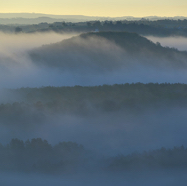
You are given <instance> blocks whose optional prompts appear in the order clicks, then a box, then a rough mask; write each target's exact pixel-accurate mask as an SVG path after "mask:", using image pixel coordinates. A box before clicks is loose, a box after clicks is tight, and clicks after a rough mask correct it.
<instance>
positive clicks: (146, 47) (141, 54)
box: [30, 32, 187, 73]
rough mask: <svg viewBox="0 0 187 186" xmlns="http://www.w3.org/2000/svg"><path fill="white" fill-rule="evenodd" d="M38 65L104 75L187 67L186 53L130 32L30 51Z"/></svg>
mask: <svg viewBox="0 0 187 186" xmlns="http://www.w3.org/2000/svg"><path fill="white" fill-rule="evenodd" d="M30 57H31V58H32V60H33V61H34V62H35V63H36V64H37V65H43V66H50V67H56V68H58V69H61V70H63V71H64V70H74V71H82V72H89V73H90V72H95V71H97V72H103V71H111V70H115V69H121V68H129V67H136V66H137V65H146V66H152V67H159V68H166V69H170V68H186V66H187V60H186V59H187V52H182V51H178V50H177V49H174V48H169V47H162V46H161V45H160V44H159V43H157V44H155V43H153V42H151V41H149V40H148V39H146V38H144V37H142V36H140V35H138V34H136V33H129V32H91V33H84V34H81V35H79V36H75V37H72V38H70V39H67V40H63V41H62V42H59V43H55V44H50V45H45V46H42V47H40V48H36V49H34V50H32V51H30Z"/></svg>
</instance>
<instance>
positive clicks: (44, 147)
mask: <svg viewBox="0 0 187 186" xmlns="http://www.w3.org/2000/svg"><path fill="white" fill-rule="evenodd" d="M181 168H182V169H187V149H186V148H184V146H181V147H174V148H172V149H166V148H164V147H162V148H161V149H157V150H152V151H147V152H146V151H144V152H143V153H137V152H134V153H132V154H129V155H117V156H115V157H110V156H105V157H103V156H97V157H95V154H94V153H93V152H91V151H88V150H86V149H85V148H84V147H83V146H82V145H79V144H77V143H74V142H71V141H70V142H59V143H58V144H56V145H51V144H49V143H48V142H47V141H46V140H42V139H41V138H33V139H31V140H26V141H25V142H24V141H22V140H19V139H17V138H14V139H12V140H11V141H10V143H9V144H7V145H1V146H0V171H16V172H35V173H47V174H67V173H76V172H77V171H83V172H84V171H86V172H90V171H91V172H94V171H96V172H98V171H105V172H108V171H109V172H111V171H112V172H113V171H115V172H116V171H117V172H123V171H139V170H159V169H170V170H172V169H175V170H177V169H181Z"/></svg>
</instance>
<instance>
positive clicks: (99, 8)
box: [0, 0, 187, 17]
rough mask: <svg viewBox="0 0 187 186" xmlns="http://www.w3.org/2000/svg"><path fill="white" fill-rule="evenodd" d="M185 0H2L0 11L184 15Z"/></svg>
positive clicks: (112, 15) (103, 14)
mask: <svg viewBox="0 0 187 186" xmlns="http://www.w3.org/2000/svg"><path fill="white" fill-rule="evenodd" d="M186 10H187V1H186V0H94V1H93V0H68V1H67V0H27V1H25V0H8V1H5V0H1V6H0V13H23V12H24V13H45V14H56V15H86V16H105V17H107V16H109V17H118V16H134V17H144V16H187V11H186Z"/></svg>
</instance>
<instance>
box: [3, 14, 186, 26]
mask: <svg viewBox="0 0 187 186" xmlns="http://www.w3.org/2000/svg"><path fill="white" fill-rule="evenodd" d="M39 18H40V19H41V18H45V20H42V19H41V21H42V22H43V21H45V22H47V23H52V22H58V21H67V22H83V21H92V20H100V21H104V20H112V21H115V20H129V21H133V20H141V19H149V20H150V21H155V20H161V19H173V20H178V19H180V20H184V19H187V17H183V16H175V17H158V16H147V17H133V16H122V17H101V16H85V15H53V14H42V13H0V24H38V23H40V22H38V21H37V20H36V19H39Z"/></svg>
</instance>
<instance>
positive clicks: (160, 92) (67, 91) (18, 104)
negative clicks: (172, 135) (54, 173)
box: [0, 83, 187, 118]
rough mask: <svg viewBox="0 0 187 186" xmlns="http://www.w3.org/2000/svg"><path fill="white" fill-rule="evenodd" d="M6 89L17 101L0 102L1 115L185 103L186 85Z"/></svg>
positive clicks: (150, 106)
mask: <svg viewBox="0 0 187 186" xmlns="http://www.w3.org/2000/svg"><path fill="white" fill-rule="evenodd" d="M6 91H8V95H10V96H11V97H15V98H14V99H18V100H19V101H16V100H12V102H9V103H8V102H4V103H1V105H0V110H1V112H0V115H1V118H2V117H5V116H6V115H7V116H8V115H9V114H10V115H15V116H16V115H18V114H19V113H20V114H21V113H22V112H23V113H24V112H26V111H27V110H30V111H32V112H34V110H37V111H40V112H44V113H45V112H50V113H75V114H76V113H77V114H86V113H87V114H88V113H92V112H93V113H94V112H98V111H104V112H112V111H119V110H129V109H130V110H131V109H133V110H137V111H138V110H139V111H141V110H142V109H145V110H146V109H147V108H163V107H176V106H180V107H186V106H187V85H186V84H180V83H177V84H169V83H163V84H158V83H156V84H154V83H148V84H143V83H135V84H129V83H126V84H121V85H120V84H115V85H102V86H93V87H91V86H87V87H82V86H74V87H42V88H20V89H9V90H6ZM33 109H34V110H33Z"/></svg>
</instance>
